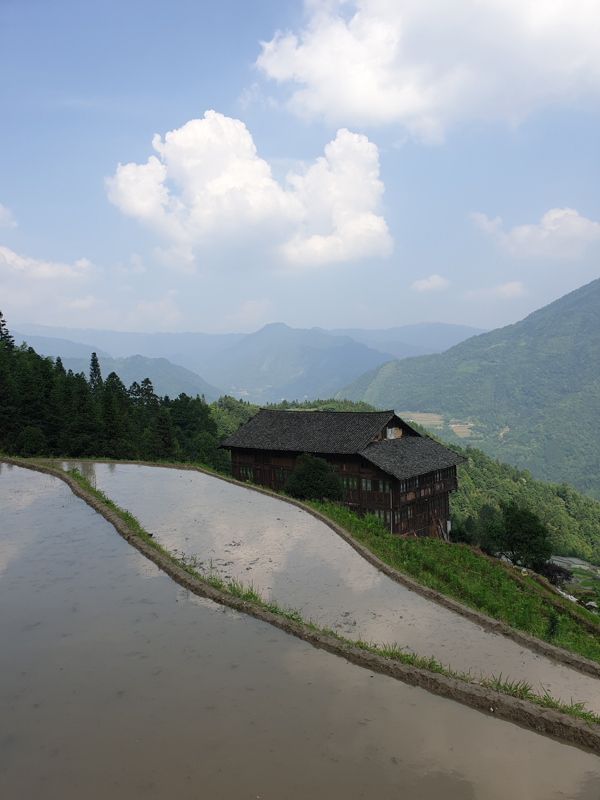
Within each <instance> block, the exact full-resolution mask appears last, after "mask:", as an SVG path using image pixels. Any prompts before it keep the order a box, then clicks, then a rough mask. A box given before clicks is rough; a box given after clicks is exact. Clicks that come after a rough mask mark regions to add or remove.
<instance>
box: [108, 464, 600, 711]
mask: <svg viewBox="0 0 600 800" xmlns="http://www.w3.org/2000/svg"><path fill="white" fill-rule="evenodd" d="M94 474H95V476H96V478H95V479H96V483H97V486H98V488H99V489H101V490H102V491H104V492H105V493H106V494H107V495H108V497H110V498H111V499H112V500H113V501H115V502H116V503H118V505H120V506H121V507H122V508H126V509H128V510H129V511H131V512H132V513H133V514H134V515H135V516H136V517H137V518H138V519H139V520H140V522H141V523H142V525H143V526H144V527H145V528H146V530H148V531H149V532H151V533H154V534H155V536H156V540H157V541H159V542H160V543H161V544H163V545H164V546H166V547H167V548H168V549H169V550H172V551H175V550H177V551H178V552H179V553H182V552H183V553H187V554H194V555H196V556H197V557H198V558H199V560H200V561H204V566H205V567H209V566H210V563H211V561H212V564H213V566H214V567H215V568H216V569H217V570H218V571H219V572H221V573H222V574H224V575H228V576H231V577H237V578H240V579H242V580H243V581H244V582H246V583H249V582H252V583H253V585H254V587H255V588H257V589H260V590H262V592H263V594H265V595H267V596H269V595H271V596H273V597H274V598H275V599H276V600H277V601H278V602H279V603H280V604H281V605H285V606H288V607H291V608H298V609H299V610H301V611H302V613H303V616H305V617H307V618H312V619H313V620H314V621H315V622H317V623H318V624H319V625H320V626H328V627H330V628H334V629H335V630H337V631H339V632H340V633H341V634H343V635H344V636H347V637H348V638H351V639H359V638H362V639H363V640H367V641H373V642H378V643H397V644H398V645H399V646H400V647H403V648H405V649H406V650H408V651H415V652H417V653H419V654H420V655H423V656H431V655H433V656H435V657H436V658H437V659H439V660H441V661H442V662H443V663H444V664H449V665H451V666H452V667H453V668H454V669H458V670H472V671H473V672H474V673H475V674H479V672H483V673H484V674H486V675H490V674H496V675H497V674H499V673H502V674H503V675H505V676H509V677H510V678H511V679H514V680H521V679H524V680H527V681H528V682H530V683H531V682H535V683H537V682H538V681H539V683H541V684H543V685H544V686H546V687H547V689H548V691H549V692H550V693H551V694H552V695H553V696H555V697H557V698H558V697H562V698H563V699H565V700H566V701H567V702H568V700H569V698H570V697H573V698H574V699H575V700H582V699H585V700H586V701H587V702H588V704H589V707H590V708H592V709H593V710H595V711H597V712H598V711H600V694H599V693H598V691H597V680H596V679H594V678H592V677H590V676H585V675H580V674H578V673H576V672H574V671H573V670H570V669H568V668H567V667H563V666H561V665H556V664H554V663H552V662H550V661H549V660H547V659H544V658H542V657H541V656H536V655H535V654H533V653H532V652H530V651H528V650H524V649H523V648H522V647H521V646H520V645H517V644H516V643H515V642H512V641H510V640H507V639H505V638H504V637H502V636H498V635H496V634H491V633H486V632H484V631H482V630H481V629H480V628H479V627H478V626H477V625H475V624H474V623H471V622H469V621H468V620H466V619H464V618H463V617H460V616H458V615H456V614H454V613H452V612H451V611H449V610H447V609H445V608H442V607H440V606H438V605H436V604H435V603H432V602H430V601H428V600H426V599H425V598H423V597H421V596H420V595H417V594H415V593H413V592H410V591H409V590H408V589H405V588H404V587H403V586H400V585H399V584H397V583H394V582H393V581H392V580H390V579H389V578H388V577H387V576H385V575H384V574H382V573H380V572H378V571H377V570H376V569H375V568H374V567H372V566H371V565H370V564H369V563H368V562H366V561H365V560H364V559H363V558H362V557H361V556H360V555H359V554H358V553H357V552H356V551H355V550H353V549H352V548H351V547H350V546H349V545H347V544H346V543H345V542H344V541H343V540H342V539H341V538H340V537H339V536H337V535H336V534H335V533H334V532H333V531H332V530H331V529H330V528H329V527H328V526H326V525H325V524H323V523H321V522H319V521H318V520H316V519H315V518H314V517H312V516H311V515H310V514H308V513H306V512H304V511H301V510H300V509H298V508H297V507H296V506H292V505H289V504H286V503H282V502H281V501H279V500H277V499H274V498H271V497H268V496H265V495H261V494H258V493H256V492H252V491H249V490H248V489H246V488H244V487H242V486H236V485H232V484H229V483H227V482H225V481H220V480H218V479H216V478H213V477H212V476H208V475H204V474H202V473H197V472H191V471H189V472H188V471H179V470H174V469H160V468H157V467H143V466H137V465H124V464H117V465H114V464H113V465H107V464H97V465H96V467H95V470H94ZM536 688H538V687H537V686H536Z"/></svg>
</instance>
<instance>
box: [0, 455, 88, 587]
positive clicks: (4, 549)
mask: <svg viewBox="0 0 600 800" xmlns="http://www.w3.org/2000/svg"><path fill="white" fill-rule="evenodd" d="M0 466H1V467H2V471H1V472H0V519H1V520H2V524H1V525H0V576H1V575H2V574H3V573H4V572H5V571H6V569H7V567H8V566H9V564H10V563H11V562H13V561H14V560H15V559H16V558H18V557H19V555H20V554H21V553H22V552H23V551H25V550H26V549H27V548H28V547H29V546H30V545H31V543H32V542H33V540H34V539H35V536H36V535H37V531H36V530H35V529H33V528H32V527H31V523H30V521H29V518H28V516H27V515H26V514H23V516H21V512H25V511H26V510H27V509H30V508H31V507H32V506H35V505H36V504H45V503H47V502H48V501H49V500H50V499H51V498H55V497H56V495H57V494H58V493H59V492H60V490H61V487H62V488H64V484H63V483H62V481H60V480H59V479H58V478H52V477H49V476H46V475H44V476H43V477H42V476H41V475H40V474H39V473H37V472H32V471H30V470H27V469H22V468H20V467H15V466H13V465H12V464H0ZM65 495H66V496H65V498H64V505H68V504H70V503H71V501H72V498H73V495H72V494H71V492H69V491H68V490H67V492H66V493H65Z"/></svg>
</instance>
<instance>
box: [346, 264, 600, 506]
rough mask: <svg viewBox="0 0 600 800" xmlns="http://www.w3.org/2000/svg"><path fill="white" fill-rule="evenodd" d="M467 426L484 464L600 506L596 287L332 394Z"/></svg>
mask: <svg viewBox="0 0 600 800" xmlns="http://www.w3.org/2000/svg"><path fill="white" fill-rule="evenodd" d="M336 397H338V398H344V397H345V398H348V399H349V400H362V401H366V402H368V403H371V404H372V405H373V406H376V407H378V408H395V409H397V410H406V409H410V410H411V411H414V412H432V413H437V414H440V415H442V416H443V418H444V423H445V424H444V427H443V430H442V431H441V432H440V435H442V436H443V438H444V439H446V440H447V441H452V440H454V441H456V442H459V441H460V440H459V439H458V438H457V437H456V436H455V435H454V434H453V433H452V429H451V428H450V427H449V424H450V423H451V422H452V421H455V422H458V421H462V422H465V423H469V425H470V434H471V436H470V440H471V441H473V444H474V445H476V446H477V447H480V448H481V449H482V450H484V451H485V452H486V453H487V454H488V455H490V456H492V457H494V458H498V459H500V460H501V461H504V462H507V463H510V464H515V465H517V466H518V467H520V468H521V469H528V470H529V471H530V472H531V474H532V475H533V476H534V477H536V478H540V479H543V480H547V481H553V482H556V483H561V484H562V483H563V482H567V483H568V484H570V485H571V486H573V487H575V488H576V489H577V490H579V491H580V492H582V493H584V494H587V495H590V496H592V497H595V498H596V499H600V425H598V417H599V415H600V280H596V281H593V282H592V283H590V284H588V285H587V286H584V287H582V288H581V289H578V290H577V291H575V292H572V293H571V294H569V295H566V296H565V297H562V298H561V299H560V300H557V301H556V302H554V303H551V304H550V305H548V306H546V307H545V308H542V309H540V310H539V311H536V312H534V313H533V314H530V315H529V316H528V317H527V318H526V319H524V320H522V321H521V322H518V323H516V324H515V325H509V326H507V327H505V328H500V329H498V330H495V331H491V332H490V333H484V334H481V335H480V336H475V337H473V338H471V339H467V340H466V341H464V342H461V343H460V344H458V345H456V346H455V347H453V348H451V349H449V350H446V351H445V352H444V353H440V354H435V355H427V356H420V357H417V358H408V359H404V360H402V361H390V362H388V363H386V364H383V365H382V366H380V367H378V368H376V369H374V370H372V371H371V372H368V373H366V374H364V375H362V376H361V377H360V378H358V379H357V380H356V381H354V383H352V384H350V385H348V386H346V387H345V388H344V389H342V390H341V391H340V392H338V393H337V395H336Z"/></svg>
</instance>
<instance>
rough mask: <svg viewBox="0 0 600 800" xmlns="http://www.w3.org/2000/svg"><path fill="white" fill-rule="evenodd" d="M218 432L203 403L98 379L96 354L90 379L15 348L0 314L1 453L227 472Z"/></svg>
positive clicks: (110, 377)
mask: <svg viewBox="0 0 600 800" xmlns="http://www.w3.org/2000/svg"><path fill="white" fill-rule="evenodd" d="M219 441H220V438H219V435H218V433H217V425H216V422H215V420H214V419H213V418H212V416H211V409H210V406H209V405H208V404H207V403H206V402H205V400H204V398H200V397H195V398H194V397H188V396H187V395H185V394H181V395H179V397H178V398H176V399H173V400H172V399H170V398H169V397H158V396H157V395H156V393H155V392H154V387H153V386H152V382H151V381H150V380H149V379H148V378H146V379H144V380H143V381H142V383H141V385H140V384H138V383H135V382H134V383H133V384H132V385H131V386H130V387H129V389H127V388H126V387H125V386H124V384H123V382H122V381H121V380H120V378H119V377H118V376H117V375H116V374H115V373H114V372H111V373H110V375H108V377H107V378H106V379H103V377H102V373H101V370H100V365H99V363H98V358H97V356H96V353H93V354H92V358H91V362H90V373H89V378H87V377H86V376H85V375H84V374H83V373H82V372H80V373H77V374H74V373H73V372H72V371H71V370H69V371H68V372H67V371H66V370H65V368H64V365H63V363H62V360H61V359H60V358H57V359H56V361H54V360H53V359H52V358H44V357H43V356H40V355H38V354H37V353H36V352H35V350H33V348H31V347H26V346H25V345H21V346H20V347H16V346H15V343H14V340H13V338H12V336H11V335H10V333H9V331H8V327H7V324H6V321H5V319H4V316H3V315H2V312H0V450H1V451H3V452H5V453H8V454H9V455H15V456H25V457H28V456H29V457H31V456H50V455H52V456H55V457H67V458H116V459H131V460H134V459H141V460H148V461H194V462H200V463H203V464H207V465H209V466H214V467H216V468H219V469H227V467H228V464H229V455H228V453H226V452H225V451H222V450H218V449H217V448H218V445H219Z"/></svg>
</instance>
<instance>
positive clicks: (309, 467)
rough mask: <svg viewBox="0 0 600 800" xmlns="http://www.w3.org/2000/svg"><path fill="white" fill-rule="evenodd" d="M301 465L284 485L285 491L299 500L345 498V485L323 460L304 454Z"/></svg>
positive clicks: (300, 460)
mask: <svg viewBox="0 0 600 800" xmlns="http://www.w3.org/2000/svg"><path fill="white" fill-rule="evenodd" d="M298 461H299V463H298V465H297V466H296V467H295V468H294V471H293V472H292V474H291V475H290V477H289V478H288V479H287V480H286V482H285V483H284V485H283V491H284V492H285V493H286V494H288V495H289V496H290V497H295V498H296V499H297V500H332V501H333V502H335V501H341V500H343V499H344V497H345V494H346V493H345V491H344V484H343V483H342V479H341V478H340V477H339V476H338V475H337V473H336V468H335V467H334V466H332V465H331V464H329V463H328V462H327V461H325V459H323V458H317V457H316V456H311V455H310V453H304V455H302V456H300V458H299V459H298Z"/></svg>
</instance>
